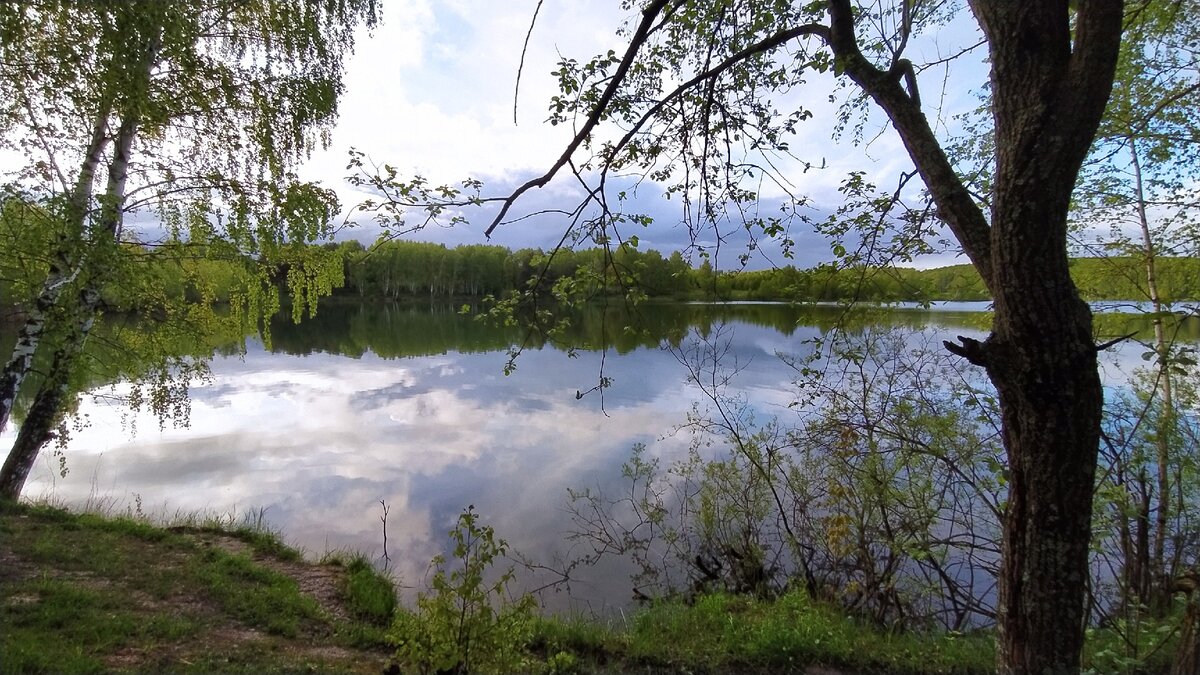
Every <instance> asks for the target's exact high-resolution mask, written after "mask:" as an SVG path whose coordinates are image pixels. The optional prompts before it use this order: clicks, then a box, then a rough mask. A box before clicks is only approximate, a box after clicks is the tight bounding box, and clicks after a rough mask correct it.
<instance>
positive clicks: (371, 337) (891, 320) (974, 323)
mask: <svg viewBox="0 0 1200 675" xmlns="http://www.w3.org/2000/svg"><path fill="white" fill-rule="evenodd" d="M472 309H473V310H474V309H477V308H472ZM568 315H569V316H568V318H569V319H570V325H569V326H568V327H567V329H566V330H565V331H564V333H563V334H562V335H561V336H555V338H554V339H548V338H547V337H546V336H544V335H539V334H537V333H534V332H531V331H530V330H529V329H525V328H520V327H515V326H502V325H497V324H496V323H494V322H491V321H487V320H481V319H479V318H476V316H475V315H474V314H473V313H463V312H462V311H461V307H459V306H451V305H449V304H440V303H435V304H430V303H386V304H385V303H361V304H360V303H354V302H345V301H335V302H328V303H325V304H323V305H322V307H321V310H320V311H319V312H318V313H317V316H316V317H315V318H313V319H306V320H305V321H304V322H302V323H300V324H298V325H297V324H293V323H291V322H290V321H289V320H287V319H285V318H279V319H277V320H276V321H275V322H273V323H272V326H271V330H272V337H273V345H272V346H273V348H274V349H276V350H278V351H282V352H286V353H289V354H309V353H312V352H328V353H334V354H343V355H346V356H352V357H359V356H362V355H363V353H365V352H366V351H368V350H369V351H371V352H373V353H375V354H377V355H379V356H382V357H384V358H398V357H407V356H427V355H430V354H441V353H445V352H449V351H456V352H464V353H470V352H488V351H500V350H504V349H507V348H509V347H510V346H513V345H524V346H528V347H532V348H540V347H543V346H553V347H556V348H560V349H569V348H577V349H585V350H598V349H612V350H615V351H617V352H619V353H625V352H629V351H632V350H635V349H639V348H656V347H658V346H659V345H660V344H661V343H663V342H664V341H665V342H667V343H669V344H672V345H678V344H679V343H680V342H681V341H682V340H684V339H685V338H686V336H687V335H688V334H689V333H690V332H691V331H692V330H693V329H694V330H696V331H698V332H699V333H700V334H701V335H708V334H710V333H712V332H713V331H715V330H716V329H717V328H718V327H720V326H721V325H723V324H727V323H744V324H750V325H755V326H761V327H765V328H771V329H774V330H776V331H779V332H780V333H782V334H784V335H791V334H792V333H793V332H795V331H796V329H797V328H799V327H801V326H811V327H816V328H818V329H819V330H821V331H825V330H829V329H831V328H833V327H834V326H837V325H841V326H842V327H844V328H848V329H851V330H853V329H855V328H857V327H865V326H868V325H880V324H884V325H893V326H906V327H912V328H918V327H923V326H927V325H934V326H944V327H947V328H965V329H973V330H984V329H986V328H987V325H988V322H989V321H990V315H988V314H985V313H980V312H940V311H927V310H897V309H878V308H858V309H853V310H846V309H844V308H839V307H830V306H812V305H809V306H804V305H787V304H749V303H729V304H710V303H653V302H648V303H643V304H639V305H627V304H625V303H622V302H620V301H614V302H612V303H610V304H602V303H597V304H593V305H589V306H587V307H584V308H574V309H572V310H569V312H568Z"/></svg>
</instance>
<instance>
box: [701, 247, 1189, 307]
mask: <svg viewBox="0 0 1200 675" xmlns="http://www.w3.org/2000/svg"><path fill="white" fill-rule="evenodd" d="M1155 276H1156V279H1157V281H1158V289H1159V293H1160V294H1161V295H1162V297H1163V299H1164V301H1167V302H1174V301H1181V300H1198V299H1200V259H1196V258H1159V259H1158V260H1157V261H1156V275H1155ZM1071 277H1072V278H1073V279H1074V280H1075V284H1076V285H1077V286H1078V287H1079V292H1080V294H1081V295H1082V296H1083V298H1084V299H1085V300H1145V299H1147V298H1148V297H1149V294H1148V292H1147V290H1146V269H1145V266H1144V265H1143V264H1142V261H1141V260H1139V259H1137V258H1132V257H1112V258H1075V259H1073V260H1072V261H1071ZM717 292H718V294H719V295H721V296H722V297H724V298H727V299H733V300H802V301H835V300H864V301H870V302H902V301H920V300H990V299H991V295H990V294H989V293H988V291H987V288H986V287H985V286H984V284H983V280H982V279H981V278H980V277H979V273H978V272H976V271H975V268H974V267H972V266H970V265H965V264H964V265H950V266H947V267H938V268H935V269H927V270H916V269H911V268H903V267H901V268H857V269H845V268H842V269H836V268H834V267H832V266H828V267H816V268H813V269H808V270H797V269H795V268H793V267H783V268H778V269H770V270H760V271H752V272H735V273H723V274H721V275H720V278H719V281H718V284H717Z"/></svg>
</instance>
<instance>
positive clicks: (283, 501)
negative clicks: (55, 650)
mask: <svg viewBox="0 0 1200 675" xmlns="http://www.w3.org/2000/svg"><path fill="white" fill-rule="evenodd" d="M984 307H985V305H978V306H963V305H962V303H958V305H956V306H954V307H953V308H951V310H938V311H905V312H900V313H894V314H890V315H888V316H887V317H881V318H877V319H873V320H874V321H884V322H887V323H895V324H904V325H908V326H910V327H925V326H928V330H927V334H929V333H933V334H936V337H937V338H938V339H941V338H942V337H948V336H952V335H960V334H961V335H974V336H979V335H980V334H981V333H982V330H981V329H982V328H983V326H985V325H986V323H985V321H986V319H983V318H981V316H980V315H979V314H976V313H973V312H971V311H970V310H974V309H982V308H984ZM840 316H841V314H840V311H839V310H837V309H836V308H818V309H808V310H802V309H797V308H792V307H787V306H781V305H764V304H745V305H726V306H709V305H667V306H649V307H645V308H642V309H641V310H640V311H639V312H637V313H635V314H631V313H630V312H627V311H625V310H623V309H622V308H615V309H610V310H608V311H607V312H601V311H599V310H597V311H593V312H588V313H587V314H585V315H581V316H579V317H577V321H576V324H577V326H578V327H577V329H576V330H575V332H574V333H573V334H572V335H570V336H568V341H570V342H571V343H572V344H575V345H580V346H582V347H583V348H582V349H580V350H578V351H575V352H573V355H570V356H569V355H568V352H566V351H563V348H562V346H559V345H552V344H540V345H536V346H531V347H530V348H528V349H527V350H525V352H524V353H523V355H522V356H521V357H520V358H519V360H518V361H517V370H516V371H515V372H514V373H512V374H511V375H508V376H506V375H504V374H503V369H504V365H505V363H506V361H507V358H508V357H507V355H506V350H507V348H508V347H509V345H511V344H513V343H516V342H520V341H521V340H522V339H523V335H522V333H521V332H520V331H517V330H500V329H496V328H493V327H489V326H487V325H485V324H482V323H480V322H477V321H473V320H472V319H470V318H469V317H466V316H462V315H460V314H458V313H457V312H455V311H454V310H453V309H450V308H446V307H432V308H431V307H412V306H358V305H347V304H339V305H335V306H331V307H327V308H324V309H322V311H321V313H320V314H319V316H318V317H317V318H316V319H315V320H312V321H309V322H306V323H304V324H302V325H300V326H291V325H290V324H288V323H285V322H281V323H279V324H277V325H276V326H275V328H274V331H275V341H274V345H273V347H274V351H267V350H265V349H264V348H263V347H262V345H261V344H258V343H252V344H250V345H248V349H247V352H246V353H245V355H244V356H241V357H238V356H233V357H217V358H216V359H215V360H214V361H213V364H212V371H213V375H214V377H213V380H212V382H210V383H206V384H199V385H197V386H195V387H194V389H193V390H192V411H191V425H190V427H188V428H183V429H174V428H170V427H168V428H167V429H166V430H164V431H161V432H160V431H159V430H158V424H157V422H156V421H155V420H154V419H153V418H152V417H150V416H148V415H140V416H130V415H128V413H127V411H125V410H123V409H122V408H120V407H117V406H114V405H112V404H111V403H108V402H106V399H103V398H92V397H85V400H84V401H83V403H82V406H81V411H80V412H81V413H82V414H85V415H87V419H88V420H89V421H90V425H89V426H87V427H86V428H84V429H82V430H81V431H79V432H78V433H76V435H75V436H74V438H73V439H72V441H71V444H70V446H69V447H68V449H67V460H68V464H69V467H70V473H69V474H68V475H67V477H66V478H59V477H58V476H57V475H56V472H55V468H56V466H57V464H56V461H55V460H54V459H53V458H52V457H50V455H49V453H48V452H47V453H44V456H43V457H42V458H41V460H40V462H39V466H38V468H37V469H35V473H34V475H33V476H31V479H30V482H29V484H28V485H27V487H26V494H27V495H28V496H30V497H38V496H42V495H50V496H52V497H53V498H55V499H58V500H61V501H65V502H69V503H73V504H82V503H85V502H87V501H88V500H89V499H93V500H95V499H102V500H105V501H106V502H107V503H110V504H112V505H115V507H116V508H118V509H124V508H138V506H137V505H138V504H139V503H140V508H141V510H142V511H143V512H146V513H149V514H157V515H167V516H170V515H171V514H173V513H175V512H176V511H195V510H210V511H215V512H219V513H232V514H242V513H244V512H247V511H251V510H253V511H259V510H261V511H262V512H264V513H265V518H266V520H267V522H268V523H269V524H270V525H271V526H272V527H274V528H278V529H280V530H282V531H283V533H284V535H285V538H286V539H287V540H289V541H290V542H293V543H295V544H297V545H299V546H301V547H303V548H304V549H306V550H307V551H308V552H309V553H311V554H313V555H320V554H321V553H323V552H325V551H327V550H330V549H338V548H351V549H357V550H364V551H369V552H373V553H374V554H376V555H381V553H382V543H383V541H382V534H381V530H382V526H381V522H380V516H381V515H382V507H381V504H380V502H381V501H383V502H384V503H386V504H387V505H388V507H389V508H390V512H389V515H388V520H387V524H388V527H387V529H388V553H389V555H390V556H391V559H392V569H393V570H394V571H395V572H396V574H397V576H398V577H399V579H400V580H401V582H402V583H404V584H407V585H419V584H420V582H421V581H422V579H423V577H424V574H425V570H426V564H427V562H428V560H429V559H430V558H431V557H432V556H433V555H435V554H436V553H439V552H441V550H442V547H443V545H444V542H445V533H446V531H447V530H448V529H449V528H450V527H451V526H452V525H453V522H454V520H455V517H456V516H457V514H458V513H459V512H460V511H461V510H462V509H463V508H464V507H466V506H467V505H468V504H473V505H475V506H476V508H477V509H478V510H479V511H480V512H481V513H482V514H483V517H484V521H485V522H487V523H489V524H491V525H494V526H495V528H496V530H497V533H498V534H499V535H500V536H502V537H504V538H506V539H508V540H509V542H510V543H511V545H512V547H513V548H514V549H515V550H517V551H520V552H522V553H524V554H526V555H528V556H530V557H532V558H534V559H537V560H539V561H544V562H551V561H553V559H554V558H555V556H556V555H559V554H562V553H564V552H565V551H566V550H567V545H566V544H565V543H564V541H563V539H564V533H565V532H566V531H567V530H568V529H569V526H570V523H569V519H568V517H567V515H566V513H565V511H564V506H565V504H566V489H567V488H568V487H586V486H614V485H616V484H617V480H618V478H619V473H620V465H621V464H622V462H624V461H625V460H626V458H627V457H628V456H629V451H630V448H631V447H632V446H633V445H634V444H635V443H646V444H647V445H648V446H649V448H650V451H649V452H650V454H651V455H654V456H659V457H664V458H666V459H667V460H668V461H669V460H670V458H673V457H677V456H680V455H682V454H683V453H684V451H685V450H686V448H687V444H688V439H687V438H685V437H683V436H684V435H683V434H679V435H672V430H673V428H674V427H675V426H676V425H679V424H681V423H683V422H684V421H685V418H686V415H687V412H688V410H689V409H690V408H691V407H692V404H693V402H694V401H696V400H697V399H698V398H699V397H700V392H699V391H698V390H697V389H696V388H695V386H694V385H692V384H689V382H688V381H687V378H686V372H685V370H684V368H683V367H682V366H681V365H680V364H679V362H678V361H677V359H676V356H675V355H674V354H673V353H672V352H671V351H670V350H668V349H666V348H665V347H664V345H675V346H679V345H683V346H686V345H688V344H690V343H691V342H692V341H694V340H695V339H697V337H700V336H708V337H712V336H719V337H720V338H722V339H723V340H728V341H729V343H728V348H729V351H728V354H727V355H726V357H725V362H726V363H727V364H729V365H730V366H731V367H732V366H733V365H734V364H735V363H736V365H737V367H738V368H740V369H741V370H740V373H739V374H738V375H737V377H736V379H734V381H733V386H734V388H735V389H736V390H737V391H738V392H740V393H742V394H743V395H744V396H745V397H746V398H747V399H748V400H749V402H750V403H751V404H752V405H753V406H754V407H755V408H756V409H757V411H758V413H759V417H760V419H762V418H765V417H768V416H772V415H779V416H781V417H783V418H785V419H786V418H787V416H789V415H792V414H794V413H792V412H789V410H788V408H787V405H788V403H789V402H791V401H792V400H793V398H794V395H795V392H794V388H793V386H792V380H793V379H794V371H793V370H791V369H790V368H788V367H787V366H786V365H784V363H783V362H782V361H781V360H780V358H779V357H778V354H780V353H783V354H788V353H792V354H803V353H806V352H807V351H808V350H810V349H811V347H810V345H809V344H808V343H807V340H809V339H811V338H813V337H817V336H819V335H821V334H823V333H824V332H825V331H826V330H828V329H829V328H830V326H832V325H833V324H834V322H836V321H837V320H838V319H839V318H840ZM630 325H636V326H642V327H643V328H644V329H645V331H644V332H643V331H626V330H623V328H624V327H625V326H630ZM1192 328H1193V329H1195V326H1192ZM1193 332H1195V331H1194V330H1193ZM1114 333H1115V331H1114ZM943 334H944V335H943ZM1189 339H1191V340H1193V341H1195V340H1196V339H1197V336H1196V335H1194V334H1193V335H1191V336H1190V338H1189ZM1142 351H1143V350H1142V349H1141V348H1140V347H1138V346H1137V345H1136V344H1132V345H1127V346H1126V347H1124V348H1123V349H1122V350H1120V352H1119V353H1118V354H1115V355H1113V356H1111V357H1110V359H1111V360H1112V361H1114V363H1116V366H1122V367H1125V368H1131V367H1133V366H1134V365H1140V364H1141V363H1142V361H1141V359H1140V358H1139V356H1140V354H1141V352H1142ZM1116 366H1112V365H1110V366H1109V368H1108V370H1107V377H1108V378H1109V379H1110V380H1111V381H1119V380H1120V378H1121V377H1122V376H1121V374H1120V372H1121V371H1120V369H1119V368H1118V367H1116ZM601 376H603V377H608V378H612V386H611V387H609V388H607V389H606V390H604V392H603V398H601V397H600V396H599V395H598V394H596V393H592V394H589V395H586V396H583V397H582V398H578V397H577V392H581V391H587V390H588V389H591V388H592V387H594V386H595V385H596V383H597V381H598V378H600V377H601ZM134 429H136V434H134V433H132V432H133V430H134ZM12 438H13V432H12V431H11V430H10V431H8V432H6V433H5V434H4V435H3V437H2V438H0V442H2V443H3V445H4V447H5V448H7V447H9V445H10V444H11V442H12ZM577 576H579V577H580V579H579V581H577V582H576V583H574V584H573V585H572V596H573V597H574V598H575V602H578V603H582V604H583V605H584V606H586V607H590V608H591V609H597V610H598V609H602V608H603V607H604V606H606V605H610V604H612V605H622V604H625V601H626V599H627V598H628V591H629V587H628V584H627V583H626V582H625V578H624V574H623V573H622V572H621V571H620V570H618V569H617V568H605V569H596V570H590V571H584V572H582V573H581V574H578V575H577ZM557 604H559V605H561V604H562V600H561V598H560V599H559V600H558V601H557Z"/></svg>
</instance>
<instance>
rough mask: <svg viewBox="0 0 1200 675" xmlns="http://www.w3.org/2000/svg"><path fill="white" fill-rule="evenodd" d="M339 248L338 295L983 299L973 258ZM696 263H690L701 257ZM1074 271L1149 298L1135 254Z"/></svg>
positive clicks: (1176, 267)
mask: <svg viewBox="0 0 1200 675" xmlns="http://www.w3.org/2000/svg"><path fill="white" fill-rule="evenodd" d="M337 248H338V249H339V250H340V251H341V252H342V253H343V264H344V270H345V284H344V285H343V286H342V288H341V289H340V290H338V291H336V292H335V294H339V295H355V296H359V297H362V298H375V299H389V300H399V299H405V298H420V297H459V296H461V297H471V296H485V295H493V296H501V295H504V294H506V293H508V292H509V291H513V290H516V289H524V288H528V287H529V285H530V284H531V283H535V282H537V281H538V280H540V282H541V284H542V285H543V287H547V288H548V287H551V286H552V285H553V284H555V283H556V282H559V281H560V280H562V279H571V280H572V283H574V284H584V285H587V286H589V288H590V291H591V292H592V293H594V294H596V295H605V294H624V293H626V292H627V291H628V290H630V289H636V291H638V292H640V293H644V294H645V295H646V296H648V297H651V298H670V299H677V300H763V301H766V300H778V301H802V302H805V301H807V302H819V301H839V300H861V301H869V302H903V301H925V300H989V299H991V298H990V295H989V294H988V292H987V289H986V288H985V287H984V285H983V281H982V280H981V279H980V278H979V274H978V273H976V272H975V270H974V268H972V267H971V266H970V265H967V264H962V265H951V266H947V267H938V268H934V269H923V270H918V269H912V268H905V267H892V268H874V267H838V266H835V265H823V266H818V267H814V268H811V269H797V268H795V267H793V266H790V265H789V266H786V267H777V268H773V269H766V270H739V271H722V270H717V269H715V268H714V266H713V265H712V263H711V261H710V260H708V259H706V258H703V257H701V256H699V255H696V256H693V260H691V261H689V260H688V259H687V258H686V257H685V256H684V255H683V254H681V253H680V252H679V251H674V252H672V253H670V254H667V255H663V254H662V253H660V252H659V251H656V250H644V251H643V250H638V249H636V248H632V247H629V246H621V247H614V248H611V249H606V248H600V247H597V248H590V249H580V250H573V249H568V248H563V249H560V250H558V251H555V252H553V253H547V252H545V251H543V250H541V249H528V248H525V249H518V250H516V251H513V250H510V249H508V248H505V247H503V246H487V245H470V246H458V247H455V248H448V247H446V246H444V245H442V244H432V243H425V242H412V241H390V242H386V243H383V244H380V245H378V246H375V247H372V248H370V249H368V248H364V247H363V246H362V245H361V244H359V243H358V242H343V243H341V244H338V245H337ZM697 261H698V264H694V263H697ZM1071 265H1072V266H1071V272H1072V276H1073V277H1074V279H1075V283H1076V284H1077V285H1078V287H1079V290H1080V292H1081V293H1082V294H1083V296H1084V298H1085V299H1087V300H1141V299H1145V298H1147V297H1148V294H1147V291H1146V272H1145V266H1144V264H1143V263H1142V262H1141V261H1140V260H1139V259H1137V258H1134V257H1108V258H1076V259H1074V260H1073V261H1072V263H1071ZM1157 266H1158V268H1157V281H1158V285H1159V292H1160V294H1161V295H1162V297H1163V299H1164V300H1165V301H1168V302H1170V301H1180V300H1196V299H1200V260H1197V259H1195V258H1160V259H1158V261H1157Z"/></svg>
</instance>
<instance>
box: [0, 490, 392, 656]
mask: <svg viewBox="0 0 1200 675" xmlns="http://www.w3.org/2000/svg"><path fill="white" fill-rule="evenodd" d="M201 525H203V526H201ZM213 533H219V534H221V535H223V536H227V537H233V538H236V539H239V540H241V541H244V542H246V543H247V544H249V547H248V548H249V552H248V553H247V552H241V553H237V552H230V551H227V550H224V549H223V548H221V547H220V545H218V544H217V543H214V541H215V540H214V539H213V538H212V537H211V536H209V535H211V534H213ZM0 558H3V559H4V560H5V561H6V563H8V562H11V563H12V564H11V565H6V568H5V569H0V654H2V655H3V658H0V674H2V673H41V672H49V673H60V672H61V673H87V672H113V671H134V672H160V671H164V670H166V671H172V672H176V671H178V672H214V671H218V672H379V671H380V670H381V669H382V667H383V666H384V665H386V663H387V651H386V650H387V647H386V644H385V641H384V639H383V631H382V629H381V628H379V627H378V625H377V624H378V622H379V621H382V619H381V618H380V613H382V612H386V611H389V609H388V607H387V606H386V604H385V603H384V601H383V600H382V599H381V597H382V596H383V595H385V594H387V595H390V596H391V597H392V598H393V600H392V602H393V604H392V606H391V607H392V608H394V590H393V588H392V586H391V584H390V581H389V580H387V579H385V578H383V577H379V576H378V575H375V576H374V577H369V576H368V574H367V572H366V570H365V569H359V570H358V573H357V577H358V581H356V582H355V583H354V586H355V588H360V587H361V588H363V589H368V590H359V591H356V595H358V596H361V597H362V598H364V599H362V600H360V603H363V604H364V607H367V608H368V609H363V610H361V613H367V614H370V613H372V612H373V613H374V615H373V616H372V617H371V620H370V621H368V620H360V619H359V618H357V617H358V615H359V614H360V611H358V610H354V609H351V603H349V602H347V603H346V610H345V614H348V615H350V616H351V618H350V619H349V620H338V619H335V618H334V617H333V615H331V614H330V612H327V611H325V610H324V609H322V608H321V607H320V605H319V604H318V603H317V602H316V601H315V600H314V599H313V598H312V597H309V596H308V595H305V594H303V593H301V591H300V589H299V586H298V584H297V582H296V580H294V579H293V578H292V577H290V576H288V575H287V574H284V573H281V572H280V571H276V570H275V569H272V568H271V567H270V566H269V565H268V563H270V564H271V565H283V567H282V568H281V569H289V570H290V569H294V568H296V567H297V566H299V567H301V568H302V567H303V566H304V565H305V564H303V563H297V562H295V561H297V560H298V559H299V558H300V555H299V553H298V552H297V551H295V549H292V548H290V547H287V546H286V545H284V544H283V543H282V542H281V541H279V539H278V538H277V537H275V536H274V535H271V534H270V533H269V532H265V531H264V530H263V529H262V528H261V527H259V528H253V527H240V528H239V527H235V528H233V529H230V530H220V529H219V528H217V527H215V526H214V525H213V524H212V523H211V522H209V523H207V524H205V523H200V522H192V523H190V524H186V525H183V526H180V527H174V528H170V529H168V528H164V527H159V526H156V525H154V524H152V523H150V522H147V521H146V520H145V519H140V518H135V517H130V516H127V515H126V516H117V517H110V516H104V515H99V514H74V513H70V512H68V511H65V510H63V509H59V508H55V507H51V506H47V505H33V506H29V505H13V504H11V503H10V504H0ZM271 561H276V562H271ZM364 562H365V560H364ZM289 565H290V566H291V567H288V566H289ZM356 569H357V568H356ZM371 573H372V574H373V573H374V572H373V570H371ZM318 576H320V575H318ZM325 576H328V575H325ZM345 576H346V578H347V579H348V578H349V577H350V574H349V572H347V574H346V575H345ZM368 579H369V580H368ZM346 583H348V582H346ZM389 619H390V617H389ZM347 646H350V647H353V649H352V650H346V649H345V648H346V647H347ZM339 650H340V651H339ZM343 652H344V653H343Z"/></svg>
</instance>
